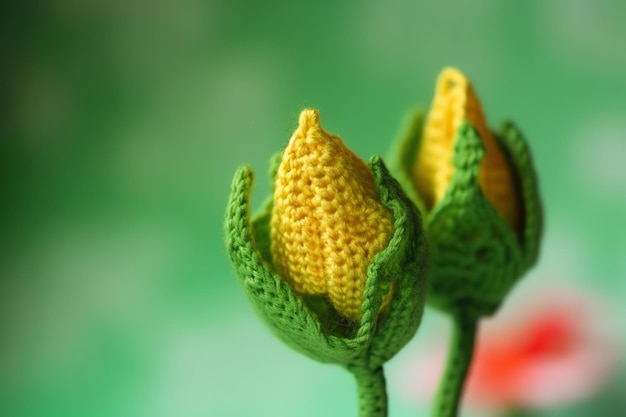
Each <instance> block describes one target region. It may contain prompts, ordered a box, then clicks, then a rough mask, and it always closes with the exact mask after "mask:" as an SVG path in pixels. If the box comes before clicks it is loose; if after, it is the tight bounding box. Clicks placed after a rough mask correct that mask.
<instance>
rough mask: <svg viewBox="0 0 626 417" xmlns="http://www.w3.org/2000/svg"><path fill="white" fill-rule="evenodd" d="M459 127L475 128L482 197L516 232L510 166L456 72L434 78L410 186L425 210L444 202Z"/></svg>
mask: <svg viewBox="0 0 626 417" xmlns="http://www.w3.org/2000/svg"><path fill="white" fill-rule="evenodd" d="M463 122H466V123H469V124H470V125H471V126H472V127H473V128H474V129H476V131H477V132H478V136H479V137H480V139H481V141H482V144H483V146H484V148H485V155H484V157H483V159H482V162H481V163H480V170H479V175H478V184H480V187H481V189H482V192H483V194H484V195H485V197H487V198H488V199H489V201H491V203H492V204H493V206H494V207H495V209H496V210H497V211H498V212H499V213H500V215H501V216H502V217H504V219H505V220H506V221H507V222H508V223H509V224H510V225H511V227H513V229H514V230H518V227H519V222H520V211H521V209H520V203H519V200H520V196H519V195H518V190H517V187H516V184H515V182H514V178H513V172H512V167H511V166H510V165H509V163H508V161H507V160H506V157H505V156H504V154H503V152H502V150H501V149H500V145H499V144H498V143H497V142H496V140H495V138H494V136H493V135H492V133H491V131H490V130H489V128H488V127H487V122H486V121H485V116H484V115H483V111H482V108H481V105H480V102H479V101H478V98H477V97H476V93H475V92H474V88H473V87H472V85H471V84H470V82H469V80H468V79H467V78H466V77H465V76H464V75H463V74H462V73H461V72H460V71H459V70H457V69H455V68H446V69H444V70H443V71H442V72H441V74H440V75H439V79H438V81H437V88H436V92H435V98H434V100H433V103H432V106H431V108H430V112H429V113H428V116H427V118H426V124H425V126H424V130H423V132H422V140H421V142H420V148H419V150H418V152H417V158H416V159H415V162H414V165H413V181H414V183H415V186H416V188H417V191H418V193H419V194H420V196H422V198H423V199H424V202H425V203H426V206H427V207H428V209H432V208H433V206H434V205H435V204H436V203H437V202H439V201H440V200H441V199H442V198H443V197H444V195H445V193H446V191H447V189H448V186H449V185H450V181H451V180H452V176H453V174H454V164H453V162H452V156H453V153H454V140H455V139H456V136H457V132H458V131H459V128H460V127H461V123H463Z"/></svg>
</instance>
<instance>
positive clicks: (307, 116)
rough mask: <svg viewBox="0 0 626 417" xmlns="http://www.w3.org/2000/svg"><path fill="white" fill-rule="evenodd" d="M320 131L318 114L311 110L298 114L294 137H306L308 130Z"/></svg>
mask: <svg viewBox="0 0 626 417" xmlns="http://www.w3.org/2000/svg"><path fill="white" fill-rule="evenodd" d="M315 128H317V129H321V128H322V126H321V125H320V112H319V111H317V110H313V109H304V110H302V111H301V112H300V117H299V118H298V129H296V132H295V134H296V135H298V134H299V135H303V136H306V134H307V133H308V131H309V129H315Z"/></svg>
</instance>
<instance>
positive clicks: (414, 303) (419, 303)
mask: <svg viewBox="0 0 626 417" xmlns="http://www.w3.org/2000/svg"><path fill="white" fill-rule="evenodd" d="M370 167H371V169H372V172H373V173H374V178H375V180H376V184H377V187H378V190H379V193H380V196H381V199H382V202H383V204H385V205H386V206H387V207H388V208H389V209H390V210H391V211H392V213H393V216H394V219H395V221H394V234H393V236H392V238H391V240H390V242H389V245H388V247H387V248H386V249H385V250H384V251H382V252H381V253H380V254H379V255H378V256H377V257H376V258H375V259H374V261H373V262H372V264H371V265H370V266H369V270H368V276H383V277H384V278H383V279H382V281H383V282H385V283H388V282H393V283H394V284H393V285H394V293H393V297H392V300H391V302H390V303H389V309H388V311H386V312H385V314H384V316H383V317H382V320H381V321H380V323H379V325H378V328H377V329H376V332H375V333H374V337H373V340H372V344H371V346H370V348H369V349H368V352H367V355H366V356H367V357H366V358H364V359H365V360H366V361H367V362H368V363H369V366H370V367H372V368H376V367H378V366H381V365H382V364H383V363H385V362H387V361H388V360H389V359H391V358H392V357H393V356H394V355H395V354H396V353H398V352H399V351H400V349H402V348H403V347H404V346H405V345H406V344H407V343H408V342H409V340H411V339H412V338H413V336H414V335H415V332H416V331H417V329H418V327H419V324H420V322H421V318H422V313H423V310H424V302H425V299H426V292H427V290H428V270H427V268H428V266H427V260H428V244H427V240H426V236H425V233H424V229H423V226H422V222H421V216H420V214H419V212H418V210H417V208H416V207H415V206H414V205H413V203H412V202H411V200H410V199H409V198H408V197H407V196H406V194H405V193H404V191H403V190H402V187H401V185H400V184H399V183H398V181H396V180H395V179H394V178H393V177H392V176H391V174H390V173H389V171H388V170H387V168H386V167H385V164H384V163H383V161H382V159H381V158H380V157H374V158H372V160H371V161H370ZM369 289H370V288H369V287H366V291H368V290H369ZM384 293H386V291H385V290H384V289H383V291H382V292H380V293H379V295H380V296H381V297H382V295H383V294H384Z"/></svg>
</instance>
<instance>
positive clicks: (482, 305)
mask: <svg viewBox="0 0 626 417" xmlns="http://www.w3.org/2000/svg"><path fill="white" fill-rule="evenodd" d="M423 122H424V118H423V115H422V113H420V112H418V111H414V112H412V113H411V114H410V115H409V118H408V121H407V123H406V127H405V130H404V132H403V133H402V135H401V136H400V139H399V140H398V142H397V144H396V148H395V150H394V152H393V153H392V155H391V156H392V164H393V165H392V167H393V172H394V175H395V176H396V177H397V178H398V179H399V180H400V181H401V182H402V184H403V186H404V187H405V190H407V193H409V194H410V195H411V196H412V198H413V200H414V201H415V202H416V204H417V205H418V206H420V207H422V212H425V211H424V210H423V207H424V205H423V203H422V201H421V199H420V197H419V194H418V192H417V190H416V188H415V186H414V182H413V181H412V179H411V176H412V167H413V165H414V162H415V159H416V156H417V152H418V150H419V144H420V140H421V135H422V128H423ZM495 136H496V138H497V140H498V141H499V143H500V146H501V147H502V149H503V151H504V152H505V154H506V155H507V157H508V159H509V161H510V163H511V164H512V166H513V168H514V172H515V175H516V179H517V182H518V184H519V191H520V192H521V196H522V201H523V205H524V206H523V217H524V222H523V227H522V231H521V233H519V234H518V232H516V231H514V230H512V229H511V227H510V226H509V224H508V223H507V222H506V221H505V220H504V219H503V218H502V217H501V216H500V214H499V213H498V212H497V211H496V210H495V208H494V207H493V205H492V204H491V202H490V201H489V200H488V199H487V198H486V197H485V196H484V195H483V193H482V190H481V188H480V185H479V184H478V171H479V165H480V162H481V161H482V158H483V156H484V147H483V144H482V141H481V140H480V138H479V136H478V133H477V132H476V130H475V129H474V128H473V127H472V126H471V125H469V124H468V123H463V124H462V125H461V126H460V128H459V130H458V132H457V138H456V140H455V145H454V146H455V149H454V160H453V163H454V166H455V171H454V175H453V178H452V181H451V183H450V185H449V187H448V189H447V191H446V194H445V196H444V197H443V199H442V200H441V201H439V202H438V203H437V204H436V205H435V207H434V208H433V210H432V211H431V212H429V213H427V214H426V230H427V233H428V236H429V240H430V246H431V252H430V258H431V260H430V263H431V288H430V292H429V296H428V301H429V303H431V305H433V306H435V307H438V308H440V309H443V310H446V311H451V312H452V311H456V310H457V309H459V308H460V307H462V308H464V309H466V310H470V311H472V312H473V313H474V314H475V315H477V316H485V315H491V314H493V313H494V312H495V311H496V310H497V308H498V307H499V305H500V304H501V302H502V301H503V299H504V298H505V296H506V294H507V293H508V292H509V291H510V289H511V287H512V286H513V285H514V284H515V283H516V282H517V280H518V279H519V278H520V277H521V276H522V275H523V273H524V272H525V271H526V270H527V269H528V268H530V267H531V266H532V265H533V264H534V263H535V262H536V260H537V254H538V251H539V241H540V237H541V225H542V215H541V205H540V199H539V193H538V188H537V179H536V174H535V171H534V168H533V165H532V159H531V157H530V152H529V149H528V146H527V144H526V142H525V140H524V138H523V136H522V135H521V134H520V132H519V131H518V130H517V129H516V128H515V127H514V126H513V125H512V124H511V123H506V124H505V125H504V127H503V128H502V130H501V132H500V133H496V134H495Z"/></svg>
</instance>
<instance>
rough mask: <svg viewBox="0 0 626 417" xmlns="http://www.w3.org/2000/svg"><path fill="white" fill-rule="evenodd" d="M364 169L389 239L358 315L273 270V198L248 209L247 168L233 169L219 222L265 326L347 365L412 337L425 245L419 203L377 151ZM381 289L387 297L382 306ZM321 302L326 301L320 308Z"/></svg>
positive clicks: (313, 353) (317, 355) (369, 275)
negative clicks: (386, 220) (387, 216)
mask: <svg viewBox="0 0 626 417" xmlns="http://www.w3.org/2000/svg"><path fill="white" fill-rule="evenodd" d="M281 159H282V158H281V157H280V156H277V157H275V158H273V160H272V161H273V162H272V165H271V167H270V173H271V175H275V176H276V177H277V176H278V170H279V168H278V165H279V163H280V160H281ZM366 167H367V166H366ZM368 170H371V173H372V175H373V185H374V189H375V191H376V195H377V196H378V199H379V200H378V201H379V202H380V203H382V205H383V206H384V207H385V208H386V210H388V211H389V213H391V219H392V222H393V223H392V233H391V236H390V238H389V240H388V244H387V245H386V246H385V247H384V248H382V249H381V250H380V251H379V252H378V253H376V254H374V257H373V259H372V260H371V262H370V263H369V264H368V265H367V267H366V278H365V285H364V289H363V291H362V294H361V298H360V311H361V314H360V318H359V319H358V320H357V321H353V320H348V319H345V318H343V319H342V318H341V316H340V315H338V314H337V313H336V312H335V309H334V308H332V306H330V304H329V303H328V302H327V301H325V300H326V299H325V298H324V297H323V298H322V300H321V301H320V300H319V298H318V297H317V296H314V295H307V294H304V293H301V292H299V291H296V289H295V288H294V286H293V285H292V284H291V282H290V280H289V279H287V277H284V276H282V275H281V274H280V273H279V272H278V271H279V268H277V267H276V265H275V264H274V260H273V259H274V255H273V253H272V248H271V246H272V244H271V242H270V240H271V239H270V235H271V230H272V225H271V222H272V221H271V219H272V213H273V212H274V208H273V207H274V199H273V198H268V200H267V202H266V203H265V205H264V206H263V207H262V209H261V210H260V211H259V212H258V213H257V214H256V215H255V216H251V214H250V191H251V187H252V182H253V173H252V170H251V169H250V168H248V167H242V168H240V169H239V170H238V171H237V173H236V174H235V177H234V179H233V183H232V191H231V196H230V200H229V203H228V207H227V212H226V223H225V232H226V246H227V250H228V253H229V256H230V258H231V261H232V263H233V265H234V267H235V270H236V272H237V277H238V278H239V282H240V283H241V285H242V288H243V290H244V291H245V293H246V294H247V296H248V298H249V299H250V301H251V302H252V304H253V306H254V307H255V309H256V311H257V312H258V314H259V315H260V316H261V317H262V318H263V320H264V321H265V322H266V323H267V324H268V326H269V327H270V328H271V329H272V330H273V331H274V333H275V334H276V335H277V336H278V337H279V338H281V339H282V340H283V341H284V342H285V343H286V344H288V345H289V346H291V347H293V348H294V349H296V350H298V351H300V352H302V353H304V354H306V355H307V356H309V357H311V358H313V359H315V360H318V361H321V362H329V363H337V364H341V365H343V366H345V367H346V368H347V369H349V370H351V371H352V370H355V369H360V370H363V369H376V368H377V367H380V366H381V365H382V364H383V363H385V362H386V361H387V360H389V359H390V358H391V357H393V356H394V355H395V354H396V353H397V352H398V351H399V350H400V349H401V348H402V347H403V346H404V345H405V344H406V343H407V342H408V341H409V340H410V339H411V338H412V337H413V335H414V334H415V332H416V330H417V328H418V326H419V323H420V321H421V317H422V312H423V306H424V301H425V294H426V290H427V280H426V278H427V273H426V272H427V271H426V259H427V245H426V240H425V236H424V233H423V229H422V224H421V219H420V216H419V213H418V210H417V209H416V207H415V206H414V204H413V203H412V202H411V201H410V199H409V198H408V197H407V196H406V195H405V194H404V192H403V191H402V188H401V187H400V185H399V184H398V182H397V181H396V180H395V179H394V178H392V177H391V175H390V174H389V172H388V171H387V169H386V167H385V165H384V164H383V162H382V160H381V159H380V158H378V157H375V158H373V159H372V160H371V162H370V164H369V167H368ZM392 287H393V291H391V288H392ZM386 294H390V295H389V297H391V300H390V301H389V304H388V307H387V308H385V309H382V310H381V306H382V304H383V298H384V296H385V295H386ZM325 303H326V304H328V305H329V306H330V307H327V308H323V305H324V304H325ZM320 304H321V305H322V308H320Z"/></svg>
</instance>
